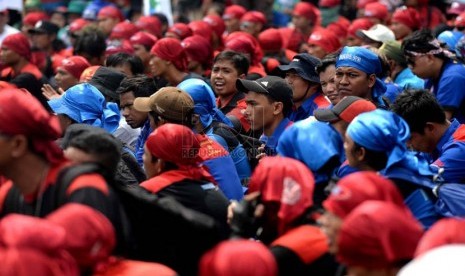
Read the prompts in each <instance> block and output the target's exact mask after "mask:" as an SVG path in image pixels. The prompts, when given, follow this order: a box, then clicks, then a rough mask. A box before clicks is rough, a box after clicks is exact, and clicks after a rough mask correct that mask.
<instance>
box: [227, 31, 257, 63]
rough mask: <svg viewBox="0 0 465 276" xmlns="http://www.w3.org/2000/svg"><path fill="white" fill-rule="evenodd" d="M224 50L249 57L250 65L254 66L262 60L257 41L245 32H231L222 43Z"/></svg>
mask: <svg viewBox="0 0 465 276" xmlns="http://www.w3.org/2000/svg"><path fill="white" fill-rule="evenodd" d="M224 47H225V50H232V51H236V52H239V53H243V54H248V55H249V56H250V64H251V65H256V64H258V63H260V61H261V60H262V58H263V52H262V49H261V47H260V43H259V42H258V40H257V39H256V38H255V37H253V36H252V35H251V34H249V33H246V32H242V31H239V32H233V33H232V34H230V35H228V37H227V38H226V40H225V41H224Z"/></svg>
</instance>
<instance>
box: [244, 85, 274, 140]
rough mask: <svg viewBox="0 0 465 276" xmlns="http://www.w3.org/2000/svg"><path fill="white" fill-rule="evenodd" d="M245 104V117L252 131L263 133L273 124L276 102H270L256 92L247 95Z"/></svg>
mask: <svg viewBox="0 0 465 276" xmlns="http://www.w3.org/2000/svg"><path fill="white" fill-rule="evenodd" d="M245 102H246V103H247V108H246V109H245V116H246V118H247V120H249V122H250V127H251V128H252V129H253V130H254V131H261V132H263V131H264V130H265V129H266V128H267V127H269V126H270V125H271V124H272V123H273V120H274V115H273V114H274V109H275V105H276V102H274V103H273V102H270V100H268V98H267V97H266V96H265V95H263V94H261V93H256V92H249V93H247V95H246V96H245Z"/></svg>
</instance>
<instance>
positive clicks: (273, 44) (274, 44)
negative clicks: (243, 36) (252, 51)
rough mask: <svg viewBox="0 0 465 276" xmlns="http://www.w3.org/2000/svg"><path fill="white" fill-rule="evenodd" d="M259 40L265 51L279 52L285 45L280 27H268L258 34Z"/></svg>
mask: <svg viewBox="0 0 465 276" xmlns="http://www.w3.org/2000/svg"><path fill="white" fill-rule="evenodd" d="M258 42H259V43H260V47H261V48H262V49H263V51H268V52H279V51H281V50H282V49H283V47H284V41H283V38H282V36H281V33H280V31H279V30H278V29H275V28H268V29H266V30H264V31H263V32H261V33H260V34H259V35H258Z"/></svg>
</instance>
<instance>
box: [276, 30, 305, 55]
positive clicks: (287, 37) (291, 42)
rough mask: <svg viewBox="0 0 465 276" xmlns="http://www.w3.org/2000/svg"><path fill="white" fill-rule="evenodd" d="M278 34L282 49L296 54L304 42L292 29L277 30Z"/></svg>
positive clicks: (302, 36) (297, 32)
mask: <svg viewBox="0 0 465 276" xmlns="http://www.w3.org/2000/svg"><path fill="white" fill-rule="evenodd" d="M279 32H280V33H281V37H282V38H283V42H284V47H285V48H286V49H289V50H291V51H294V52H298V51H299V47H300V45H302V43H304V42H305V37H304V35H303V34H302V33H301V32H299V31H297V30H295V29H294V28H287V27H286V28H279Z"/></svg>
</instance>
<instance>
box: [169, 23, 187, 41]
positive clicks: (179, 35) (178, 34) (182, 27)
mask: <svg viewBox="0 0 465 276" xmlns="http://www.w3.org/2000/svg"><path fill="white" fill-rule="evenodd" d="M191 35H192V30H191V29H190V28H189V26H188V25H187V24H185V23H175V24H174V25H173V26H171V27H170V28H169V29H168V31H166V33H165V37H171V38H176V39H178V40H183V39H184V38H186V37H189V36H191Z"/></svg>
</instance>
